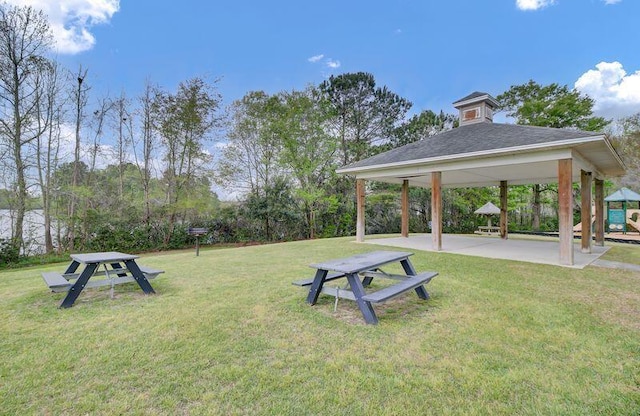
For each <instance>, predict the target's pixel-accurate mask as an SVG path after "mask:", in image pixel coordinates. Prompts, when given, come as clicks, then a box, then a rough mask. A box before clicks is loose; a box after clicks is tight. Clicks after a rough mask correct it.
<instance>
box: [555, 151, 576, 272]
mask: <svg viewBox="0 0 640 416" xmlns="http://www.w3.org/2000/svg"><path fill="white" fill-rule="evenodd" d="M571 175H572V159H560V160H558V205H559V206H558V228H559V230H558V231H559V232H560V264H562V265H565V266H573V184H572V176H571Z"/></svg>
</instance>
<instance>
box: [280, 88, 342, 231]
mask: <svg viewBox="0 0 640 416" xmlns="http://www.w3.org/2000/svg"><path fill="white" fill-rule="evenodd" d="M278 98H279V100H280V106H281V109H280V117H278V118H277V120H276V122H275V128H276V131H277V134H278V136H279V138H280V140H281V142H282V150H281V153H280V158H279V160H280V163H281V165H282V167H283V169H284V170H285V171H287V172H290V174H291V175H292V176H293V178H294V180H295V183H296V188H295V190H294V194H295V195H296V197H297V198H296V199H297V200H298V201H299V202H300V204H301V210H302V212H303V214H304V219H305V223H306V228H307V237H309V238H315V236H316V231H317V227H318V224H317V221H316V219H317V215H318V213H319V212H320V211H326V210H327V209H329V207H330V206H332V205H333V199H334V197H333V196H332V195H330V194H329V193H328V192H327V191H328V187H327V184H328V182H329V181H330V180H331V178H332V176H333V172H334V170H335V168H336V165H335V158H334V154H335V152H336V140H335V138H334V137H332V136H331V135H329V134H328V133H327V130H326V124H327V120H328V112H327V106H326V101H325V100H324V99H323V98H322V96H321V94H320V93H319V91H318V90H317V89H316V88H314V87H308V88H307V89H306V90H304V91H292V92H285V93H280V94H279V95H278Z"/></svg>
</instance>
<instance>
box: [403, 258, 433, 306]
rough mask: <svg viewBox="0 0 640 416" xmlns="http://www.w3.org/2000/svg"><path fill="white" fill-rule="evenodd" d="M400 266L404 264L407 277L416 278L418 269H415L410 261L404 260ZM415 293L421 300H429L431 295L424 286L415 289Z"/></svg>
mask: <svg viewBox="0 0 640 416" xmlns="http://www.w3.org/2000/svg"><path fill="white" fill-rule="evenodd" d="M400 264H402V268H403V269H404V272H405V273H406V274H407V276H415V275H417V274H418V273H417V272H416V269H414V268H413V264H411V262H410V261H409V259H404V260H402V261H401V262H400ZM409 279H411V278H409ZM415 291H416V294H417V295H418V297H419V298H420V299H425V300H426V299H429V293H428V292H427V289H425V288H424V285H420V286H418V287H417V288H415Z"/></svg>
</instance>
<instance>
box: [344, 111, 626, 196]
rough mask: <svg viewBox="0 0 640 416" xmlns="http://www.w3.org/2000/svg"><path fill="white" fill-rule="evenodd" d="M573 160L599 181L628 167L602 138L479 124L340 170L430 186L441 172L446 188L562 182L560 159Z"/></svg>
mask: <svg viewBox="0 0 640 416" xmlns="http://www.w3.org/2000/svg"><path fill="white" fill-rule="evenodd" d="M561 159H572V160H573V168H572V175H573V180H574V181H578V180H579V179H580V171H581V170H584V171H587V172H593V175H594V176H595V177H597V178H608V177H616V176H620V175H623V174H624V165H623V163H622V161H621V159H620V157H619V156H618V154H617V153H616V152H615V150H614V149H613V147H612V146H611V144H610V142H609V141H608V139H607V138H606V137H605V136H604V135H603V134H599V133H593V132H583V131H577V130H568V129H552V128H542V127H531V126H520V125H514V124H497V123H490V122H481V123H475V124H470V125H465V126H461V127H458V128H456V129H453V130H449V131H447V132H444V133H440V134H438V135H435V136H432V137H429V138H426V139H424V140H421V141H419V142H415V143H411V144H408V145H406V146H402V147H399V148H396V149H393V150H390V151H388V152H385V153H381V154H379V155H375V156H373V157H370V158H368V159H365V160H362V161H359V162H356V163H354V164H352V165H349V166H345V167H343V168H341V169H338V171H337V172H338V173H340V174H350V175H355V176H356V178H358V179H368V180H377V181H382V182H389V183H402V181H403V180H405V179H407V180H409V184H410V185H412V186H425V187H429V186H430V184H431V173H432V172H442V186H443V187H484V186H494V185H499V184H500V181H507V182H508V183H509V184H510V185H518V184H531V183H541V184H542V183H554V182H557V181H558V160H561Z"/></svg>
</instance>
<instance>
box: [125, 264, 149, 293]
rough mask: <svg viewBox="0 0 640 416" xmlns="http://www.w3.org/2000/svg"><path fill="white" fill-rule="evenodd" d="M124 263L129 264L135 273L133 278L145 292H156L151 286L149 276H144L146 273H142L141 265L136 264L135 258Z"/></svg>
mask: <svg viewBox="0 0 640 416" xmlns="http://www.w3.org/2000/svg"><path fill="white" fill-rule="evenodd" d="M124 263H125V264H126V265H127V268H128V269H129V271H130V272H131V274H132V275H133V278H134V279H136V282H137V283H138V285H139V286H140V289H142V291H143V292H144V293H146V294H147V295H149V294H151V293H156V292H155V291H154V290H153V288H152V287H151V283H149V281H148V280H147V278H146V277H145V276H144V273H142V270H140V267H138V265H137V264H136V262H135V260H125V262H124Z"/></svg>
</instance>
